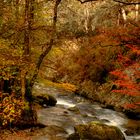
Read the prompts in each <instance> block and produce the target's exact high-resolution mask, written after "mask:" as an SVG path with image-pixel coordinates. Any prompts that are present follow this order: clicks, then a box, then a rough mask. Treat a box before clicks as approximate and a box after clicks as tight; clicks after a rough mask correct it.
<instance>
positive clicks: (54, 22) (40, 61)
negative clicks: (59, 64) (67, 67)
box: [30, 0, 61, 88]
mask: <svg viewBox="0 0 140 140" xmlns="http://www.w3.org/2000/svg"><path fill="white" fill-rule="evenodd" d="M60 3H61V0H56V1H55V5H54V9H53V25H52V29H53V31H52V34H51V38H50V41H49V44H47V45H46V46H45V50H44V51H43V52H42V53H41V54H40V56H39V58H38V61H37V63H36V68H35V71H34V74H33V77H32V78H31V80H30V87H31V88H32V87H33V85H34V83H35V80H36V78H37V76H38V72H39V69H40V66H41V64H42V62H43V60H44V58H45V56H46V55H47V54H48V53H49V52H50V50H51V49H52V46H53V42H54V38H55V33H56V23H57V11H58V6H59V4H60Z"/></svg>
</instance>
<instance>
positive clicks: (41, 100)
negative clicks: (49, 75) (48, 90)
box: [33, 94, 57, 107]
mask: <svg viewBox="0 0 140 140" xmlns="http://www.w3.org/2000/svg"><path fill="white" fill-rule="evenodd" d="M33 101H34V102H35V103H38V104H39V105H41V106H43V107H44V106H55V105H56V103H57V100H56V99H55V97H53V96H51V95H49V94H40V95H37V96H33Z"/></svg>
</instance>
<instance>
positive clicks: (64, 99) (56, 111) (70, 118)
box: [36, 86, 140, 140]
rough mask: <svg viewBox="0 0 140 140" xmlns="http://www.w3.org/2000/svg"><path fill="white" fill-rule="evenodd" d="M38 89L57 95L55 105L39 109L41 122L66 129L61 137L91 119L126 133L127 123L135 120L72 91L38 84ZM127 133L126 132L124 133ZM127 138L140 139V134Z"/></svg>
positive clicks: (42, 139)
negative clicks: (91, 101)
mask: <svg viewBox="0 0 140 140" xmlns="http://www.w3.org/2000/svg"><path fill="white" fill-rule="evenodd" d="M36 90H38V91H42V93H44V94H45V93H49V94H51V95H53V96H55V97H56V99H57V104H56V106H55V107H47V108H44V109H40V110H38V118H39V122H41V123H42V124H45V125H47V126H58V127H60V128H63V129H64V130H65V133H64V132H60V133H59V132H58V133H57V134H55V135H57V136H61V139H62V140H63V138H66V137H67V136H68V135H69V134H71V133H73V132H74V126H75V125H77V124H86V123H87V122H91V121H101V122H103V123H105V124H108V125H114V126H117V127H119V128H120V129H121V131H122V132H123V133H124V131H125V130H126V127H125V125H126V124H127V123H128V121H129V122H133V120H130V119H128V118H127V117H126V116H125V115H124V114H123V113H120V112H116V111H113V110H110V109H105V108H102V107H101V106H100V104H98V103H94V104H93V103H90V102H89V101H87V100H85V99H84V98H82V97H79V96H76V95H74V94H72V93H71V92H67V91H64V90H62V89H56V88H53V87H45V86H36ZM134 123H139V124H140V121H138V120H137V121H134ZM124 135H125V133H124ZM125 137H126V140H140V135H134V136H126V135H125ZM38 140H52V139H51V138H47V137H46V136H42V137H38Z"/></svg>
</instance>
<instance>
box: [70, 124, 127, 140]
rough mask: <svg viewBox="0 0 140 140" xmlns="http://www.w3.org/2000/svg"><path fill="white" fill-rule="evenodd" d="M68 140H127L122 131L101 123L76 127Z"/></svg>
mask: <svg viewBox="0 0 140 140" xmlns="http://www.w3.org/2000/svg"><path fill="white" fill-rule="evenodd" d="M68 140H125V137H124V135H123V133H122V132H121V130H120V129H119V128H117V127H115V126H108V125H106V124H103V123H101V122H91V123H89V124H86V125H83V124H81V125H77V126H75V133H74V134H72V135H70V136H69V138H68Z"/></svg>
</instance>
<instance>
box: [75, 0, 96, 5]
mask: <svg viewBox="0 0 140 140" xmlns="http://www.w3.org/2000/svg"><path fill="white" fill-rule="evenodd" d="M77 1H79V2H80V3H81V4H83V3H86V2H92V1H98V0H77Z"/></svg>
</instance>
